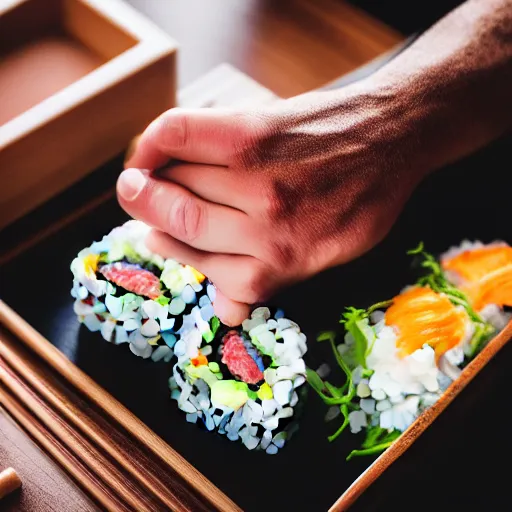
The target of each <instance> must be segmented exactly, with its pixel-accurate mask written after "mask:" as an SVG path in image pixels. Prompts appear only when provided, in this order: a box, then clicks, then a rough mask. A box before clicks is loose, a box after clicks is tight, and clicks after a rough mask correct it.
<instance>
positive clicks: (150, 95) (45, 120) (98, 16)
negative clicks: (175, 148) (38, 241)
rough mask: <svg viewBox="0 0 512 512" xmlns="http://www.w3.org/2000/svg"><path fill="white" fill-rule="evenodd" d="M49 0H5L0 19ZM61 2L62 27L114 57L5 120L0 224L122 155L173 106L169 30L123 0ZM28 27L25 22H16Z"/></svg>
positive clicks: (0, 130)
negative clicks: (159, 25) (147, 128)
mask: <svg viewBox="0 0 512 512" xmlns="http://www.w3.org/2000/svg"><path fill="white" fill-rule="evenodd" d="M46 5H52V6H54V5H55V1H54V0H44V1H43V2H34V1H30V2H27V3H24V2H23V0H2V1H1V2H0V20H1V19H2V13H4V14H5V13H7V15H9V16H11V15H12V14H11V13H12V12H15V11H17V9H21V10H22V12H23V13H24V14H25V18H27V19H30V20H33V19H34V18H36V17H35V16H34V15H33V13H32V16H31V17H29V15H28V11H27V12H26V10H27V9H28V8H29V7H31V8H32V9H33V10H37V12H39V8H40V7H41V6H42V7H43V8H44V7H45V6H46ZM58 5H60V6H61V9H60V10H57V13H58V19H57V20H54V24H55V23H57V21H58V23H60V25H59V26H58V28H57V29H56V30H60V31H66V30H67V31H69V33H70V34H69V37H71V38H75V39H76V40H78V41H81V43H82V44H83V45H86V47H88V46H90V47H91V51H93V52H96V51H98V52H101V55H103V56H104V57H105V58H108V60H107V61H106V62H105V63H103V64H102V65H100V66H98V67H96V69H94V70H92V71H91V72H89V73H87V74H85V76H82V77H81V78H80V79H78V80H75V81H73V82H72V83H71V84H70V85H68V86H67V87H64V88H63V89H61V90H59V91H57V92H55V94H53V95H50V96H48V97H47V98H45V99H43V100H42V101H40V102H38V103H37V104H35V105H34V106H32V108H29V109H28V110H26V111H25V112H23V113H21V114H19V115H17V116H16V117H14V118H13V119H11V120H9V121H8V122H6V123H5V124H3V125H0V176H1V177H2V181H3V184H4V186H3V187H2V189H1V190H0V229H1V228H2V227H4V226H6V225H8V224H9V223H11V222H12V221H14V220H15V219H17V218H19V217H20V216H22V215H23V214H25V213H27V212H28V211H30V210H32V209H34V208H35V207H36V206H38V205H39V204H41V203H43V202H44V201H46V200H48V199H49V198H50V197H52V196H54V195H55V194H56V193H58V192H59V191H62V190H64V189H65V188H67V187H69V186H70V185H71V184H72V183H74V182H76V181H77V180H78V179H79V178H81V177H83V176H85V175H86V174H88V173H89V172H91V171H93V170H94V169H96V168H97V167H98V166H100V165H101V164H103V163H105V162H106V161H108V160H110V159H111V158H113V157H114V156H116V155H117V154H119V153H120V152H121V151H123V150H124V149H125V148H126V146H127V145H128V143H129V141H130V140H131V138H132V137H133V136H134V135H136V134H137V133H139V132H140V131H141V130H142V129H143V128H144V127H145V126H146V125H147V124H148V123H149V122H150V121H151V120H152V119H153V118H154V117H156V116H157V115H158V114H160V113H161V112H162V111H164V110H166V109H168V108H170V107H172V106H174V105H175V94H176V88H175V53H176V44H175V42H174V41H173V40H172V39H171V38H170V37H168V36H167V35H166V34H164V33H163V32H162V31H160V30H158V29H157V27H155V26H154V25H153V24H151V23H149V22H148V21H147V20H145V19H144V18H143V17H141V16H140V14H139V13H137V12H136V11H135V10H133V9H131V8H130V7H129V6H128V5H126V4H124V3H123V2H121V1H118V0H110V1H109V2H102V1H101V0H61V1H60V2H59V4H58ZM43 10H44V9H43ZM50 12H53V11H52V10H51V11H50ZM61 17H62V18H61ZM23 19H24V18H22V20H23ZM43 20H44V22H45V23H47V20H46V19H45V18H44V17H43ZM32 24H33V23H32ZM30 26H31V24H30V23H29V24H27V28H25V27H26V26H25V25H24V24H23V23H22V21H20V25H19V26H18V29H19V30H28V27H30ZM75 33H76V34H75ZM27 37H28V36H27ZM36 42H37V39H36ZM87 45H88V46H87ZM134 98H136V101H134Z"/></svg>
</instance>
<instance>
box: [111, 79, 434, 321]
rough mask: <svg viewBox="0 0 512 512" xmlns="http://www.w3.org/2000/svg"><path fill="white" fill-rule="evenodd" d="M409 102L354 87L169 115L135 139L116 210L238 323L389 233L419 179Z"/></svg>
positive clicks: (174, 111)
mask: <svg viewBox="0 0 512 512" xmlns="http://www.w3.org/2000/svg"><path fill="white" fill-rule="evenodd" d="M406 106H407V102H406V101H404V98H403V97H401V96H400V95H398V94H396V93H395V91H393V90H390V89H379V88H376V87H373V86H372V85H369V84H368V83H365V82H361V83H358V84H355V85H353V86H350V87H347V88H344V89H340V90H338V91H334V92H323V93H309V94H305V95H302V96H299V97H296V98H292V99H289V100H280V101H278V102H276V103H275V104H273V105H271V106H268V107H264V108H261V109H258V110H253V111H230V110H220V109H219V110H217V109H198V110H182V109H172V110H170V111H168V112H166V113H164V114H163V115H162V116H160V117H159V118H158V119H156V120H155V121H154V122H153V123H152V124H151V125H150V126H149V127H148V128H147V129H146V131H145V132H144V133H143V134H142V136H141V138H140V140H139V142H138V144H137V147H136V149H135V152H134V154H133V155H132V156H131V158H130V159H129V160H128V162H127V164H126V167H127V168H128V169H127V170H125V171H124V172H123V173H122V174H121V176H120V178H119V181H118V186H117V187H118V188H117V190H118V198H119V202H120V204H121V206H122V207H123V208H124V209H125V210H126V211H127V212H128V213H129V214H130V215H132V216H133V217H134V218H137V219H140V220H143V221H145V222H146V223H148V224H149V225H151V226H152V227H154V228H155V230H153V231H152V233H151V234H150V236H149V238H148V240H147V243H148V245H149V247H150V248H151V249H152V250H154V251H155V252H158V253H160V254H162V255H163V256H165V257H172V258H175V259H177V260H178V261H181V262H183V263H187V264H190V265H192V266H193V267H195V268H197V269H198V270H199V271H201V272H202V273H204V274H205V275H207V276H208V277H209V278H210V279H211V280H212V281H213V283H214V284H215V285H216V287H217V289H218V294H217V299H216V301H215V304H214V307H215V310H216V313H217V315H218V316H219V317H220V318H221V319H222V320H223V321H224V322H225V323H227V324H230V325H234V324H238V323H240V321H241V320H243V319H244V318H246V317H247V315H248V312H249V305H250V304H254V303H257V302H261V301H263V300H265V299H267V298H268V297H269V296H270V295H271V294H272V293H273V292H274V291H276V290H277V289H278V288H279V287H282V286H284V285H287V284H290V283H292V282H295V281H299V280H303V279H306V278H308V277H310V276H312V275H314V274H316V273H318V272H320V271H322V270H324V269H326V268H328V267H331V266H334V265H338V264H341V263H344V262H347V261H349V260H351V259H353V258H356V257H357V256H359V255H361V254H362V253H364V252H365V251H367V250H369V249H370V248H372V247H373V246H374V245H375V244H376V243H378V242H379V241H380V240H381V239H382V238H383V237H384V236H385V235H386V233H387V232H388V230H389V229H390V228H391V226H392V224H393V222H394V221H395V219H396V217H397V216H398V214H399V213H400V211H401V209H402V207H403V205H404V203H405V201H406V200H407V198H408V197H409V195H410V194H411V192H412V190H413V189H414V187H415V185H416V184H417V183H418V182H419V181H420V180H421V178H422V176H423V174H424V170H423V169H412V168H410V166H409V162H410V158H409V157H410V156H411V155H412V154H413V152H414V146H415V138H414V137H413V136H412V133H413V130H412V128H411V126H410V121H409V116H407V115H406V114H407V111H406ZM169 163H171V165H169ZM141 169H142V170H141ZM155 170H157V171H155Z"/></svg>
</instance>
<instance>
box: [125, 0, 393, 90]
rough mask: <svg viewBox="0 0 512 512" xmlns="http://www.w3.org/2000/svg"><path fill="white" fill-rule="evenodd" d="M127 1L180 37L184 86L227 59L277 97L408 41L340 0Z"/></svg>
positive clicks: (322, 80) (323, 80)
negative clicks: (404, 40)
mask: <svg viewBox="0 0 512 512" xmlns="http://www.w3.org/2000/svg"><path fill="white" fill-rule="evenodd" d="M128 2H129V3H130V4H131V5H133V6H134V7H136V8H137V9H139V10H140V11H141V12H143V13H144V14H146V15H147V16H148V17H150V18H151V19H152V20H153V21H154V22H155V23H156V24H158V25H159V26H160V27H161V28H163V29H164V30H165V31H166V32H167V33H168V34H170V35H171V36H172V37H173V38H174V39H176V40H177V41H178V43H179V45H180V60H179V63H178V77H179V85H180V87H183V86H185V85H188V84H189V83H191V82H192V81H194V80H196V79H197V78H198V77H200V76H202V75H203V74H204V73H206V72H208V71H210V70H211V69H213V68H214V67H216V66H217V65H219V64H221V63H224V62H226V63H229V64H231V65H233V66H235V67H236V68H238V69H240V70H241V71H242V72H244V73H246V74H248V75H249V76H250V77H251V78H253V79H255V80H257V81H258V82H259V83H260V84H262V85H263V86H264V87H267V88H269V89H270V90H272V91H273V92H274V93H276V94H278V95H279V96H282V97H289V96H294V95H296V94H300V93H303V92H306V91H310V90H312V89H316V88H318V87H320V86H322V85H324V84H325V83H327V82H330V81H332V80H334V79H336V78H338V77H339V76H341V75H343V74H345V73H348V72H350V71H352V70H353V69H355V68H357V67H359V66H361V65H363V64H365V63H366V62H368V61H370V60H372V59H373V58H375V57H377V56H378V55H380V54H382V53H384V52H386V51H387V50H389V49H391V48H392V47H394V46H395V45H396V44H398V43H399V42H400V41H402V40H403V37H402V35H401V34H399V33H398V32H396V31H395V30H392V29H390V28H389V27H387V26H386V25H385V24H383V23H382V22H380V21H378V20H376V19H374V18H372V17H371V16H369V15H368V14H366V13H365V12H363V11H362V10H359V9H357V8H356V7H354V6H352V5H349V4H348V3H347V2H345V1H343V0H245V1H239V0H222V1H218V2H212V1H210V0H173V1H172V2H164V1H153V2H148V1H147V0H128Z"/></svg>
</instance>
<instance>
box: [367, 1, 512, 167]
mask: <svg viewBox="0 0 512 512" xmlns="http://www.w3.org/2000/svg"><path fill="white" fill-rule="evenodd" d="M370 81H371V82H372V83H373V86H374V87H377V88H388V89H389V90H390V91H393V92H392V93H393V94H396V95H404V97H405V98H406V99H407V103H408V104H409V105H410V107H411V109H410V111H409V112H408V113H407V117H408V122H409V124H410V127H411V130H412V131H413V132H415V134H416V137H417V141H418V148H419V147H420V146H421V147H422V148H423V150H422V151H420V154H421V155H423V158H422V160H421V163H422V166H423V167H424V168H426V169H428V170H431V169H434V168H437V167H440V166H442V165H444V164H446V163H449V162H451V161H454V160H456V159H458V158H461V157H462V156H465V155H466V154H468V153H470V152H472V151H474V150H476V149H478V148H480V147H481V146H483V145H485V144H487V143H488V142H490V141H492V140H493V139H495V138H496V137H498V136H500V135H501V134H502V133H503V132H505V131H507V130H508V129H510V127H511V126H512V1H511V0H469V1H467V2H465V3H464V4H462V5H461V6H460V7H459V8H457V9H455V10H454V11H452V12H451V13H450V14H449V15H447V16H446V17H445V18H444V19H442V20H440V21H439V22H438V23H437V24H436V25H434V26H433V27H432V28H431V29H430V30H428V31H427V32H426V33H425V34H423V36H422V37H420V38H419V39H418V40H417V41H416V42H415V43H414V44H413V45H411V47H409V48H408V49H407V50H406V51H404V52H403V54H401V55H400V56H399V57H398V58H396V59H394V60H393V61H392V62H390V63H389V64H388V65H387V66H386V67H384V68H383V69H381V70H380V71H379V72H377V73H376V74H375V75H373V76H372V77H371V78H370ZM418 148H416V149H418ZM433 156H435V158H432V157H433Z"/></svg>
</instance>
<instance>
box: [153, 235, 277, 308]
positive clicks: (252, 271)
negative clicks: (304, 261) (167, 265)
mask: <svg viewBox="0 0 512 512" xmlns="http://www.w3.org/2000/svg"><path fill="white" fill-rule="evenodd" d="M146 244H147V246H148V247H149V249H150V250H152V251H153V252H155V253H157V254H160V255H161V256H163V257H164V258H174V259H176V260H178V261H179V262H180V263H183V264H187V265H190V266H192V267H194V268H196V269H197V270H199V271H200V272H201V273H203V274H204V275H206V276H208V278H209V279H210V280H211V281H212V282H213V283H214V284H215V286H216V287H217V288H218V289H219V290H220V291H221V292H222V293H223V294H224V295H225V296H226V297H229V299H231V300H232V301H234V302H239V303H243V304H256V303H257V302H263V301H264V300H265V299H266V298H268V296H269V295H270V293H271V292H273V291H274V289H275V288H276V285H277V283H276V280H275V278H274V277H273V276H272V275H271V274H270V273H269V272H268V271H267V270H266V268H265V267H264V266H263V264H262V263H261V262H260V261H259V260H257V259H256V258H253V257H251V256H240V255H232V254H213V253H208V252H204V251H198V250H197V249H194V248H192V247H189V246H187V245H186V244H183V243H182V242H180V241H179V240H175V239H174V238H172V237H170V236H168V235H166V234H165V233H162V232H159V231H156V230H153V231H151V233H150V234H149V235H148V238H147V240H146Z"/></svg>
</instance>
